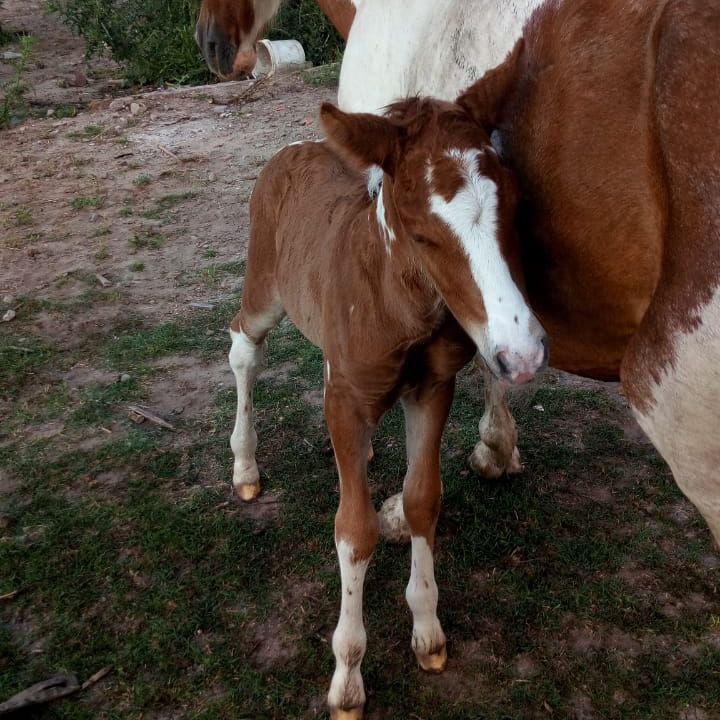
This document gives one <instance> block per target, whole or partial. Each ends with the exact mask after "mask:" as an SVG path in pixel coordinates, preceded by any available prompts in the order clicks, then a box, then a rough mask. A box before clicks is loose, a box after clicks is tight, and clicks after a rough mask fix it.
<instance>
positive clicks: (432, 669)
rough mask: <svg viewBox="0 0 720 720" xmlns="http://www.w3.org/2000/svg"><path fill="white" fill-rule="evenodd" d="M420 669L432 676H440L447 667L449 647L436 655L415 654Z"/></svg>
mask: <svg viewBox="0 0 720 720" xmlns="http://www.w3.org/2000/svg"><path fill="white" fill-rule="evenodd" d="M415 657H416V658H417V661H418V665H419V666H420V669H421V670H423V671H425V672H426V673H430V674H432V675H439V674H440V673H441V672H444V670H445V668H446V667H447V646H446V645H443V646H442V648H440V650H438V651H437V652H435V653H415Z"/></svg>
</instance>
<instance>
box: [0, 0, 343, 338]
mask: <svg viewBox="0 0 720 720" xmlns="http://www.w3.org/2000/svg"><path fill="white" fill-rule="evenodd" d="M41 7H42V3H40V2H21V1H20V0H15V1H10V2H6V3H5V4H4V7H3V9H2V11H0V24H2V26H3V27H7V28H22V29H24V30H26V31H28V32H31V33H32V34H33V35H35V36H37V37H38V42H37V44H36V45H35V48H34V51H33V56H32V60H31V63H30V67H29V69H28V72H27V73H26V75H25V83H26V84H27V85H28V87H29V88H30V90H29V92H28V93H27V99H28V100H29V101H30V102H31V103H32V106H33V108H43V109H45V108H47V110H48V111H50V110H51V109H53V108H55V107H57V106H58V105H66V104H84V105H85V106H84V107H82V109H80V111H79V112H78V114H77V116H76V117H74V118H64V119H59V120H58V119H56V118H54V117H53V116H49V117H45V118H41V119H31V120H28V121H26V122H24V123H23V124H22V125H20V126H19V127H16V128H13V129H11V130H8V131H6V132H4V133H3V134H2V148H3V151H2V154H1V155H0V228H2V235H3V242H2V246H1V248H0V252H1V253H2V261H1V262H0V295H1V296H2V297H3V298H5V302H4V305H3V312H4V311H5V310H6V309H7V308H13V299H14V298H17V297H20V296H24V297H27V296H31V297H36V296H37V297H39V296H41V297H43V298H59V297H65V298H67V296H68V290H69V288H68V282H67V279H68V277H70V276H72V275H73V274H78V273H80V274H88V273H89V274H92V275H94V274H96V273H97V274H99V275H102V276H103V277H104V278H106V279H107V280H108V281H109V282H110V283H112V287H113V288H115V289H117V290H118V291H119V293H120V294H121V295H122V299H119V300H118V302H116V303H114V304H113V306H112V307H111V308H110V309H109V311H111V312H113V313H116V314H120V313H123V312H124V311H125V309H126V308H128V307H131V308H132V309H133V310H135V311H137V310H140V311H141V312H143V313H145V314H149V315H151V316H153V317H156V318H168V317H171V316H175V315H177V314H179V313H186V312H192V310H191V309H190V307H189V303H190V302H193V301H208V300H213V299H217V297H218V296H222V295H223V294H226V293H227V292H228V291H229V290H232V289H235V284H234V283H233V281H232V280H228V281H226V282H221V283H219V284H218V286H217V287H214V288H213V291H212V293H209V292H208V289H207V284H203V283H201V284H200V286H198V283H197V282H194V281H193V279H195V278H196V276H197V274H198V272H197V271H198V270H200V269H201V267H202V265H203V264H206V265H207V264H210V263H208V262H205V263H203V258H211V257H212V260H213V264H218V263H222V262H227V261H230V260H234V259H237V258H239V257H242V256H243V254H244V248H245V243H246V239H247V220H248V217H247V199H248V197H249V194H250V191H251V189H252V186H253V184H254V181H255V178H256V177H257V174H258V172H259V170H260V168H261V167H262V165H263V164H264V163H265V161H266V160H267V159H268V158H269V157H271V156H272V155H273V154H274V152H276V150H277V149H279V148H280V147H282V146H283V145H285V144H287V143H289V142H292V141H295V140H301V139H310V138H315V137H317V135H318V129H317V109H318V108H319V105H320V103H321V102H322V101H324V100H333V99H334V97H335V90H334V89H333V88H314V87H310V86H308V85H307V84H305V83H304V82H303V81H302V80H301V79H299V78H298V77H290V78H282V79H278V80H273V81H272V82H270V83H266V84H264V85H262V86H261V87H260V88H258V89H257V90H256V91H254V92H253V90H252V89H251V88H250V87H249V84H243V83H235V84H232V85H231V86H218V87H217V89H213V88H208V89H206V90H202V89H193V90H190V91H188V92H178V91H174V90H170V91H160V92H154V93H153V92H150V93H143V94H141V95H136V96H128V95H124V96H118V94H119V93H122V92H123V91H122V90H121V89H120V88H119V87H118V82H117V80H116V78H113V77H108V74H109V73H111V72H112V70H113V67H112V64H111V63H110V62H108V61H101V62H99V63H95V62H94V61H93V63H92V65H90V66H88V65H87V64H86V63H85V62H84V60H83V47H82V42H81V41H79V39H78V38H76V37H74V36H73V35H72V34H71V33H69V32H68V31H67V29H65V28H64V27H63V26H62V25H61V24H60V23H59V21H58V20H57V18H55V17H54V16H46V15H44V14H43V13H42V11H41ZM5 49H8V50H12V49H13V47H12V46H7V47H6V48H4V50H5ZM10 69H11V68H10V65H9V64H8V63H0V82H2V81H3V80H4V79H6V78H7V77H8V76H9V73H10ZM116 74H117V73H116ZM74 81H78V82H83V81H85V82H86V83H87V84H83V85H82V86H80V87H73V86H71V85H70V84H69V83H70V82H74ZM110 91H113V93H114V96H113V95H110V94H109V92H110ZM248 91H249V93H248ZM244 94H245V97H243V96H244ZM167 205H172V206H173V209H174V210H175V212H173V214H172V217H167V214H163V212H162V210H163V207H164V206H167ZM153 210H157V212H153ZM143 215H145V216H148V215H149V216H151V217H143ZM131 263H143V264H144V269H143V271H142V272H133V271H131V270H130V269H129V266H130V264H131ZM98 282H100V281H98ZM8 296H9V301H8ZM98 312H99V313H100V316H99V317H88V315H87V314H85V313H84V314H83V317H82V318H81V319H80V318H78V320H77V322H81V323H92V322H102V321H103V319H104V318H103V314H104V313H106V312H108V308H102V309H100V310H99V311H98ZM91 314H92V313H91ZM77 331H78V328H77V327H76V326H75V325H73V326H72V327H56V326H48V327H47V328H45V329H44V332H47V333H49V334H51V335H55V334H57V335H58V336H59V337H58V339H59V340H60V339H63V338H67V336H68V335H75V334H76V333H77Z"/></svg>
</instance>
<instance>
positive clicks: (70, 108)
mask: <svg viewBox="0 0 720 720" xmlns="http://www.w3.org/2000/svg"><path fill="white" fill-rule="evenodd" d="M76 115H77V108H76V107H75V106H74V105H58V106H57V107H56V108H55V112H54V113H53V117H55V118H59V119H63V118H74V117H75V116H76Z"/></svg>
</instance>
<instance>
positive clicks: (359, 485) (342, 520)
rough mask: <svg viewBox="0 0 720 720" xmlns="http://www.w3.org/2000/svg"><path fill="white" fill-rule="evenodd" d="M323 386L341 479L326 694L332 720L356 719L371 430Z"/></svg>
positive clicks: (341, 396)
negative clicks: (337, 586)
mask: <svg viewBox="0 0 720 720" xmlns="http://www.w3.org/2000/svg"><path fill="white" fill-rule="evenodd" d="M336 382H337V381H336V380H335V379H334V378H333V382H332V383H331V382H330V379H329V377H328V378H327V381H326V385H325V416H326V418H327V423H328V428H329V430H330V437H331V438H332V442H333V448H334V450H335V461H336V463H337V468H338V475H339V478H340V506H339V507H338V511H337V514H336V516H335V547H336V548H337V554H338V560H339V563H340V578H341V583H342V595H341V600H340V619H339V621H338V624H337V628H336V629H335V633H334V634H333V641H332V646H333V653H334V654H335V673H334V674H333V677H332V682H331V684H330V692H329V693H328V705H329V707H330V717H331V718H332V720H355V719H357V718H361V717H362V714H363V707H364V705H365V688H364V686H363V679H362V675H361V673H360V664H361V662H362V659H363V656H364V655H365V648H366V645H367V639H366V634H365V627H364V625H363V616H362V603H363V583H364V580H365V572H366V571H367V567H368V564H369V563H370V557H371V555H372V553H373V551H374V549H375V545H376V543H377V538H378V523H377V515H376V514H375V509H374V508H373V504H372V500H371V499H370V491H369V489H368V484H367V460H368V452H369V449H370V437H371V434H372V430H373V429H374V424H373V423H371V422H370V421H369V420H368V418H367V417H366V416H365V415H364V414H363V413H362V412H361V408H360V406H359V405H356V404H355V403H354V400H353V399H352V397H351V395H350V394H349V393H347V392H343V391H342V390H341V389H336V386H335V383H336Z"/></svg>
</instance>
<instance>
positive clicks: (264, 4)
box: [195, 0, 355, 80]
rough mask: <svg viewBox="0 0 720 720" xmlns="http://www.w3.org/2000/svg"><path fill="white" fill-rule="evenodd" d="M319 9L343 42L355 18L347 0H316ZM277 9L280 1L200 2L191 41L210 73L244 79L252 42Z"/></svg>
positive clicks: (250, 65)
mask: <svg viewBox="0 0 720 720" xmlns="http://www.w3.org/2000/svg"><path fill="white" fill-rule="evenodd" d="M318 5H319V6H320V9H321V10H322V11H323V12H324V13H325V15H326V16H327V17H328V19H329V20H330V22H331V23H332V24H333V25H334V26H335V28H336V29H337V31H338V32H339V33H340V35H342V37H343V38H345V39H347V36H348V32H350V25H351V24H352V21H353V18H354V16H355V6H354V5H353V3H352V2H351V0H320V1H319V2H318ZM279 10H280V0H203V2H202V5H201V6H200V15H199V16H198V20H197V24H196V26H195V41H196V42H197V44H198V46H199V47H200V51H201V52H202V54H203V57H204V58H205V62H206V63H207V64H208V67H209V68H210V70H211V71H212V72H213V73H215V75H217V76H218V77H220V78H221V79H222V80H237V79H242V78H244V77H248V76H249V75H250V74H251V73H252V71H253V68H254V67H255V63H256V61H257V54H256V52H255V43H257V41H258V40H261V39H262V37H263V35H264V34H265V32H266V30H267V28H268V27H269V25H270V23H271V22H272V21H273V19H274V18H275V16H276V15H277V14H278V12H279Z"/></svg>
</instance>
